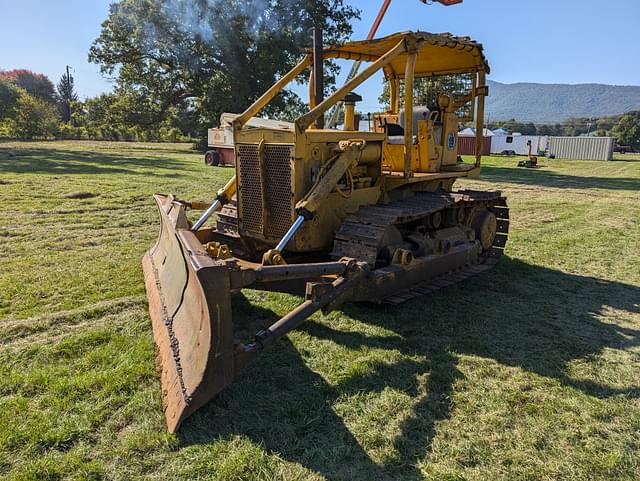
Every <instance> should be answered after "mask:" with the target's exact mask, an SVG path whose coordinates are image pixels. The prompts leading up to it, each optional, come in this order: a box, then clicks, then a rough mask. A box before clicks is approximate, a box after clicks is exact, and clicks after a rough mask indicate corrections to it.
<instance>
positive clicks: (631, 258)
mask: <svg viewBox="0 0 640 481" xmlns="http://www.w3.org/2000/svg"><path fill="white" fill-rule="evenodd" d="M623 158H624V159H625V160H624V161H617V162H578V161H545V162H543V167H542V168H540V169H537V170H527V169H518V168H516V167H515V164H516V161H515V160H513V159H497V158H495V159H486V160H485V164H486V168H485V169H484V171H483V177H482V179H481V180H474V181H473V182H465V183H464V185H466V186H472V187H474V188H481V189H500V190H503V191H504V192H505V193H506V194H507V195H508V196H509V203H510V206H511V209H512V224H511V226H512V228H511V238H510V243H509V244H508V246H507V254H508V256H507V257H506V258H503V260H502V261H501V263H500V264H499V266H498V267H497V268H496V270H495V271H493V272H492V273H491V274H489V275H483V276H481V277H478V278H476V279H474V280H471V281H468V282H466V283H465V284H462V285H460V286H458V287H454V288H450V289H449V290H447V291H445V292H442V293H439V294H436V295H433V296H432V297H430V298H427V299H424V300H419V301H414V302H410V303H407V304H405V305H402V306H400V307H394V308H393V309H385V308H377V307H371V306H368V305H351V306H348V307H347V308H345V309H344V310H343V311H340V312H334V313H332V314H330V315H328V316H321V315H316V316H314V317H313V319H312V320H311V321H310V322H308V323H307V324H306V325H305V326H303V328H302V329H300V330H299V331H297V332H294V333H292V334H290V335H289V337H288V339H286V340H284V341H282V342H281V343H279V344H278V345H277V346H276V347H275V348H274V349H273V350H271V351H270V352H268V353H266V354H265V355H264V356H263V357H262V359H261V362H259V363H257V364H256V365H255V366H253V367H252V368H250V369H248V370H247V371H246V372H245V373H244V374H242V375H241V376H240V378H239V379H238V380H237V382H236V383H234V384H233V385H232V386H231V387H230V388H229V389H228V390H227V391H225V392H224V393H223V394H222V395H221V396H219V397H218V398H217V399H215V400H214V401H213V402H211V403H210V404H209V405H207V406H206V407H205V408H204V409H202V410H201V411H200V412H198V413H196V414H195V415H194V416H193V417H192V418H190V419H189V420H187V422H185V423H184V425H183V428H182V429H181V431H180V432H179V433H178V434H177V435H176V436H173V435H169V434H167V433H166V432H165V425H164V418H163V414H162V409H161V401H160V387H159V377H158V375H157V374H156V371H155V366H154V345H153V340H152V336H151V329H150V321H149V318H148V315H147V310H146V309H147V306H146V301H145V296H144V286H143V280H142V270H141V265H140V259H141V256H142V254H143V253H144V251H145V250H146V249H147V248H148V247H149V246H150V245H151V244H152V243H153V241H154V239H155V235H156V229H157V214H156V212H155V207H154V205H153V202H152V200H151V194H152V193H154V192H168V191H171V192H175V193H177V194H179V195H180V196H181V197H183V198H191V199H201V200H207V199H209V198H210V197H211V195H212V193H213V192H214V191H215V190H216V189H217V188H218V187H219V186H220V185H222V183H223V182H224V181H225V180H226V179H227V178H229V177H230V176H231V175H232V171H231V169H224V168H205V167H204V166H203V165H202V164H203V163H202V161H201V156H200V155H199V154H195V153H193V152H192V151H190V150H188V147H187V146H183V145H144V144H124V143H122V144H118V143H90V142H56V143H49V142H42V143H5V144H0V201H1V205H2V215H1V217H0V253H1V257H0V478H2V479H9V480H31V479H33V480H36V479H37V480H57V479H74V480H80V479H105V480H128V479H148V480H169V479H184V480H191V479H215V480H287V481H289V480H323V479H326V480H332V481H334V480H362V481H371V480H398V481H411V480H419V479H429V480H447V481H461V480H572V481H576V480H637V479H640V434H639V433H640V253H639V250H638V249H639V246H640V202H639V201H640V158H639V157H632V156H624V157H623ZM77 193H90V194H93V195H94V196H93V197H88V198H77V197H83V196H78V195H75V194H77ZM298 301H299V299H296V298H294V297H291V296H286V295H277V294H264V293H257V292H247V293H246V296H245V297H239V298H237V299H236V300H235V302H236V305H237V307H239V308H242V310H243V312H244V313H246V315H252V316H255V317H256V318H258V317H259V318H261V319H264V321H265V323H266V322H268V320H270V319H272V318H275V317H276V316H278V315H281V314H283V313H284V312H286V311H288V310H289V309H290V308H291V307H292V306H294V305H295V304H296V302H298Z"/></svg>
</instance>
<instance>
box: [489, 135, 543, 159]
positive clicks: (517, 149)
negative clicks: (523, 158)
mask: <svg viewBox="0 0 640 481" xmlns="http://www.w3.org/2000/svg"><path fill="white" fill-rule="evenodd" d="M529 142H531V153H532V154H533V155H544V154H545V153H546V152H547V148H548V144H549V137H547V136H546V135H521V134H517V133H514V134H512V135H494V136H493V137H492V138H491V153H492V154H502V153H505V152H509V153H513V154H515V155H529Z"/></svg>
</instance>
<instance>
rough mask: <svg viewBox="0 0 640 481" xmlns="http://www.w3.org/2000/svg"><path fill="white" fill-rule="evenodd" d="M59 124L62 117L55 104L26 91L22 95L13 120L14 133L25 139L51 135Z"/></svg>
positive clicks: (12, 131)
mask: <svg viewBox="0 0 640 481" xmlns="http://www.w3.org/2000/svg"><path fill="white" fill-rule="evenodd" d="M59 126H60V118H59V117H58V112H57V111H56V108H55V106H54V105H52V104H51V103H49V102H46V101H44V100H42V99H40V98H37V97H34V96H33V95H29V94H28V93H26V92H24V93H22V94H21V95H20V98H19V99H18V103H17V106H16V115H15V118H14V119H13V121H12V128H11V133H12V134H13V135H15V136H16V137H20V138H24V139H31V138H34V137H51V136H54V135H55V134H56V133H57V132H58V128H59Z"/></svg>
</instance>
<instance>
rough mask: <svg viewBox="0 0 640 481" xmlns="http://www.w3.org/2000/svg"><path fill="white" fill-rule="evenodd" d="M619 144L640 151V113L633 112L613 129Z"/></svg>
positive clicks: (612, 131)
mask: <svg viewBox="0 0 640 481" xmlns="http://www.w3.org/2000/svg"><path fill="white" fill-rule="evenodd" d="M611 135H613V136H614V137H615V138H616V139H617V140H618V143H619V144H621V145H629V146H631V147H633V148H634V149H640V112H633V113H629V114H627V115H624V116H622V118H621V119H620V121H619V122H618V123H617V124H616V125H615V126H614V127H613V129H611Z"/></svg>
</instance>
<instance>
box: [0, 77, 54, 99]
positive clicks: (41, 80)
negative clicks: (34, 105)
mask: <svg viewBox="0 0 640 481" xmlns="http://www.w3.org/2000/svg"><path fill="white" fill-rule="evenodd" d="M0 79H5V80H10V81H12V82H14V83H15V84H16V85H17V86H18V87H21V88H23V89H24V90H26V91H27V93H28V94H29V95H32V96H33V97H36V98H39V99H41V100H44V101H46V102H52V103H53V102H55V89H54V87H53V83H51V80H49V77H47V76H46V75H44V74H41V73H34V72H32V71H31V70H26V69H18V70H9V71H0Z"/></svg>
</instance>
